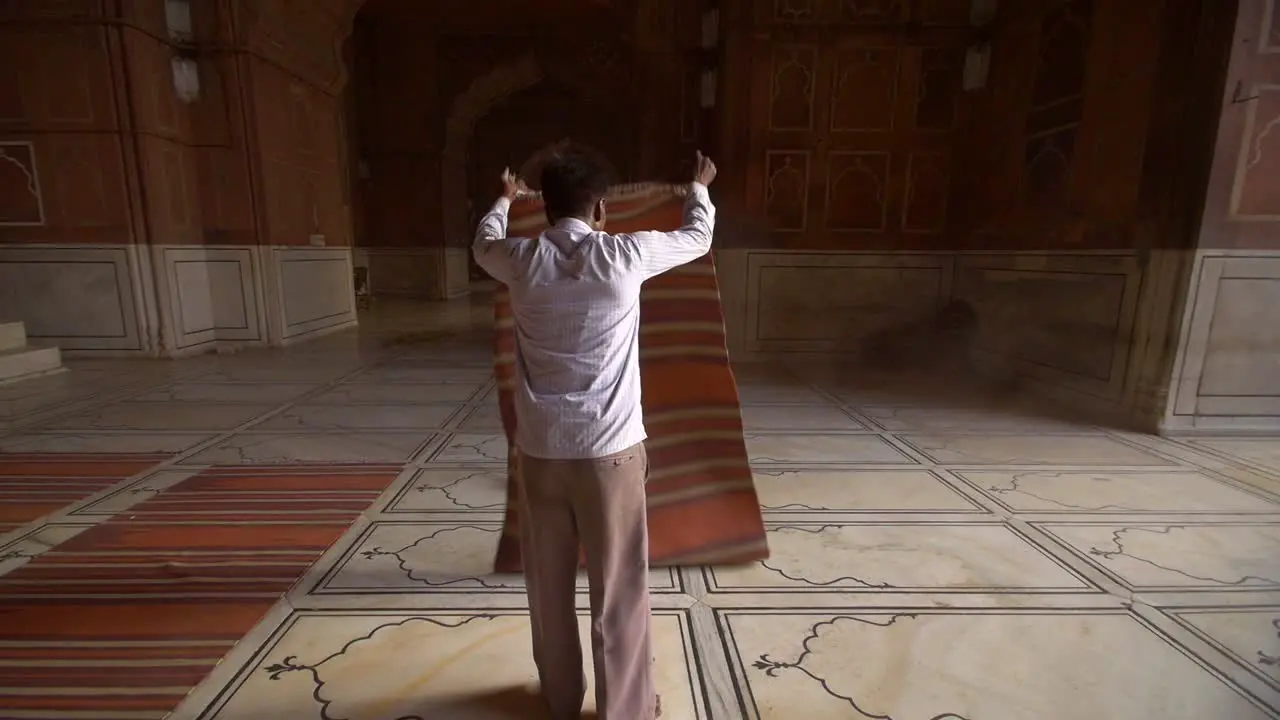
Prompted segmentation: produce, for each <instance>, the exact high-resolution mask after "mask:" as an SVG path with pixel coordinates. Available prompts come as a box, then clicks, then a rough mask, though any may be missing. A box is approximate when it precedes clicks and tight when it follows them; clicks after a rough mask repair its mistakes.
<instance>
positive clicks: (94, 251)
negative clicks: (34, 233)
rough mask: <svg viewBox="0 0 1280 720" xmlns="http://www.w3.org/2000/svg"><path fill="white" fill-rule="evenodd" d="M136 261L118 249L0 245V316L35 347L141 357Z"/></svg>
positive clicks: (127, 251)
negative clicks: (17, 325) (18, 326)
mask: <svg viewBox="0 0 1280 720" xmlns="http://www.w3.org/2000/svg"><path fill="white" fill-rule="evenodd" d="M135 258H136V256H135V255H134V254H133V253H131V252H130V249H129V248H128V247H127V246H121V245H98V246H94V245H81V246H66V245H0V308H3V312H0V314H3V315H4V316H5V317H6V318H13V319H17V320H21V321H22V322H23V323H25V324H26V328H27V337H28V338H29V339H30V340H31V341H32V342H33V343H34V344H40V345H57V346H58V347H61V348H62V349H64V350H92V351H142V350H144V349H145V347H146V343H145V342H144V339H143V334H144V332H143V330H142V328H143V326H144V323H143V322H142V318H141V316H140V306H139V304H138V302H137V297H136V292H137V287H136V285H135V280H134V278H135V276H136V274H137V268H136V267H135V264H136V263H135Z"/></svg>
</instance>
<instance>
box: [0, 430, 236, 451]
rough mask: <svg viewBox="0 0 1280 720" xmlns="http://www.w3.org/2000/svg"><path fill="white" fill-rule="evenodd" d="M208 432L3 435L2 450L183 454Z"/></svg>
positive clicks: (207, 437) (201, 441) (203, 438)
mask: <svg viewBox="0 0 1280 720" xmlns="http://www.w3.org/2000/svg"><path fill="white" fill-rule="evenodd" d="M214 437H216V435H213V434H209V433H169V434H164V433H157V432H148V433H136V432H134V433H118V432H115V433H112V432H96V433H95V432H61V433H52V432H30V433H15V434H13V435H5V436H2V437H0V453H180V452H184V451H186V450H190V449H191V448H194V447H195V446H197V445H199V444H201V443H203V442H206V441H208V440H212V439H213V438H214Z"/></svg>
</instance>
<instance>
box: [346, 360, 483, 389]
mask: <svg viewBox="0 0 1280 720" xmlns="http://www.w3.org/2000/svg"><path fill="white" fill-rule="evenodd" d="M492 378H493V367H492V366H485V367H460V366H456V365H435V366H429V365H417V364H413V363H396V364H391V363H388V364H385V365H379V366H377V367H374V368H369V369H368V370H365V371H363V372H361V373H360V374H359V375H356V376H355V377H353V378H351V381H352V382H357V383H379V384H380V383H396V384H400V383H473V384H478V383H483V382H486V381H488V380H490V379H492Z"/></svg>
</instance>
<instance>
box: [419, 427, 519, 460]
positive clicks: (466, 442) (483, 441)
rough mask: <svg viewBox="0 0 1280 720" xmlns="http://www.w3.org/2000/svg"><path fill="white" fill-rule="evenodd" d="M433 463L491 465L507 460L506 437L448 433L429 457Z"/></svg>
mask: <svg viewBox="0 0 1280 720" xmlns="http://www.w3.org/2000/svg"><path fill="white" fill-rule="evenodd" d="M428 461H429V462H433V463H458V464H463V465H466V464H471V465H477V464H478V465H493V464H503V465H505V464H506V462H507V438H506V436H505V435H501V434H494V435H475V434H466V433H459V434H457V435H450V436H449V437H447V438H445V440H444V442H442V443H440V447H439V448H438V449H437V450H435V451H434V452H433V453H432V454H431V455H430V456H429V457H428Z"/></svg>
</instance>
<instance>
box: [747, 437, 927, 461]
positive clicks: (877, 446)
mask: <svg viewBox="0 0 1280 720" xmlns="http://www.w3.org/2000/svg"><path fill="white" fill-rule="evenodd" d="M746 441H747V455H748V456H750V458H751V463H752V464H753V465H857V464H868V465H871V464H894V465H916V464H918V463H917V462H916V461H915V460H912V459H911V457H910V456H908V455H907V454H906V453H904V452H903V451H901V450H899V449H898V448H896V447H894V446H893V444H892V443H890V442H888V441H887V440H885V439H884V438H882V437H880V436H878V435H817V434H799V433H785V434H784V433H777V434H768V435H764V434H759V433H748V434H747V436H746Z"/></svg>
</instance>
